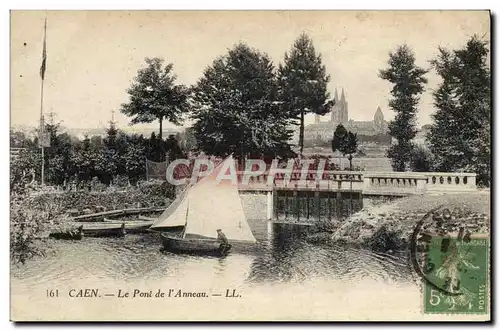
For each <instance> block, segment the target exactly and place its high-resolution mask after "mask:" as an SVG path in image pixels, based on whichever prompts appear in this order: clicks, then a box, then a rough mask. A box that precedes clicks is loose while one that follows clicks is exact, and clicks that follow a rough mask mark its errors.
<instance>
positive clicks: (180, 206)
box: [150, 186, 189, 228]
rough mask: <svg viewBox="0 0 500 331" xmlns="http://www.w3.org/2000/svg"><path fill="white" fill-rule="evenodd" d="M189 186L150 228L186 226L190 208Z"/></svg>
mask: <svg viewBox="0 0 500 331" xmlns="http://www.w3.org/2000/svg"><path fill="white" fill-rule="evenodd" d="M188 191H189V186H188V187H186V188H185V189H184V191H182V193H181V194H179V195H178V196H177V198H175V200H174V201H172V203H171V204H170V205H169V206H168V207H167V209H165V211H164V212H163V213H162V214H161V215H160V216H159V217H158V220H156V221H155V222H154V223H153V225H151V227H150V228H168V227H176V226H185V225H186V211H187V206H188V201H187V193H188Z"/></svg>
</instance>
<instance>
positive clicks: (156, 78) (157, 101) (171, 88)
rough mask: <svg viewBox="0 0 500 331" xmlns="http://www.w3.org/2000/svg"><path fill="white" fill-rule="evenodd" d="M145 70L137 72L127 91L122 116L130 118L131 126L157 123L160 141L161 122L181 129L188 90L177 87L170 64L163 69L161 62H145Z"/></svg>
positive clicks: (157, 60) (155, 59)
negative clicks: (127, 99)
mask: <svg viewBox="0 0 500 331" xmlns="http://www.w3.org/2000/svg"><path fill="white" fill-rule="evenodd" d="M145 61H146V64H147V67H145V68H141V69H139V71H138V73H137V76H136V77H135V79H134V82H133V83H132V86H131V87H130V88H129V89H128V90H127V93H128V94H129V97H130V100H129V102H128V103H124V104H122V106H121V112H122V113H123V114H125V115H127V116H132V117H133V118H132V121H131V123H132V124H137V123H151V122H153V121H155V120H158V122H159V125H160V130H159V134H158V137H159V139H160V140H162V131H163V120H167V121H169V122H170V123H172V124H175V125H180V124H181V123H182V121H183V115H184V113H185V112H186V110H187V97H188V89H187V87H186V86H184V85H176V84H175V80H176V78H177V77H176V76H175V75H174V74H173V72H172V69H173V64H172V63H169V64H167V65H165V66H163V63H164V60H163V59H160V58H146V60H145Z"/></svg>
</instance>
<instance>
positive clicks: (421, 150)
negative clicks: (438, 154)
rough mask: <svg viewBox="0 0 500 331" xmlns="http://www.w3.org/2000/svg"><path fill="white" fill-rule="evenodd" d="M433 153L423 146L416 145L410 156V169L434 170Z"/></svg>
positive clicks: (417, 170)
mask: <svg viewBox="0 0 500 331" xmlns="http://www.w3.org/2000/svg"><path fill="white" fill-rule="evenodd" d="M432 164H433V161H432V154H431V153H430V151H429V150H428V149H427V148H425V147H423V146H416V147H415V148H413V150H412V154H411V158H410V169H411V171H415V172H429V171H432Z"/></svg>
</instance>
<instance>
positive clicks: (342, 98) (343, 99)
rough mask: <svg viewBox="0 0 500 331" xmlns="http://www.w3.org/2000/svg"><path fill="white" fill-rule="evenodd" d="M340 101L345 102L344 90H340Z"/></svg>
mask: <svg viewBox="0 0 500 331" xmlns="http://www.w3.org/2000/svg"><path fill="white" fill-rule="evenodd" d="M340 99H341V100H342V101H345V94H344V88H342V96H341V97H340Z"/></svg>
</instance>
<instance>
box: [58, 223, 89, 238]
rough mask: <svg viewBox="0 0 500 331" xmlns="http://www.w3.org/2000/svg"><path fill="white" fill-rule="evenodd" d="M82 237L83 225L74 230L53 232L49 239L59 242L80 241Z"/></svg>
mask: <svg viewBox="0 0 500 331" xmlns="http://www.w3.org/2000/svg"><path fill="white" fill-rule="evenodd" d="M84 236H85V235H84V231H83V225H81V226H79V227H78V229H76V230H71V231H65V232H53V233H50V234H49V237H50V238H54V239H59V240H82V239H83V237H84Z"/></svg>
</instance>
